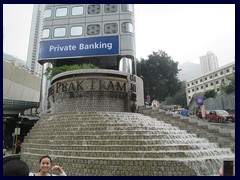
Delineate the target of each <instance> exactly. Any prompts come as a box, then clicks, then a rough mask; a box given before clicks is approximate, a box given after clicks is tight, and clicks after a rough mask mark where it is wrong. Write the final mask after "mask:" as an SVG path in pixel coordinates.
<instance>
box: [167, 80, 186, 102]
mask: <svg viewBox="0 0 240 180" xmlns="http://www.w3.org/2000/svg"><path fill="white" fill-rule="evenodd" d="M185 89H186V84H185V82H184V81H182V82H181V88H180V89H179V90H178V91H177V92H176V94H175V95H174V96H168V97H167V98H166V100H165V101H164V102H163V104H164V105H173V104H176V105H180V106H182V107H187V100H186V90H185Z"/></svg>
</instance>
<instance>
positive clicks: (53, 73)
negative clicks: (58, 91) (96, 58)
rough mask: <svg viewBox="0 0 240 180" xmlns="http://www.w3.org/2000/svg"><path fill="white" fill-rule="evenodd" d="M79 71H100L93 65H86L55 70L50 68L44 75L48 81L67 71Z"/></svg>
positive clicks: (60, 67) (56, 68)
mask: <svg viewBox="0 0 240 180" xmlns="http://www.w3.org/2000/svg"><path fill="white" fill-rule="evenodd" d="M78 69H98V67H97V66H95V65H93V64H86V63H84V64H81V65H78V64H74V65H64V66H59V67H53V68H50V67H48V68H47V69H46V72H45V73H44V74H45V75H46V76H47V77H48V79H52V77H53V76H56V75H57V74H59V73H62V72H65V71H73V70H78Z"/></svg>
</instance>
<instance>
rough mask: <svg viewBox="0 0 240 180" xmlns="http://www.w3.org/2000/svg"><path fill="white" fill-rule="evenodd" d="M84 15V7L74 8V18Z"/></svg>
mask: <svg viewBox="0 0 240 180" xmlns="http://www.w3.org/2000/svg"><path fill="white" fill-rule="evenodd" d="M79 15H83V6H75V7H72V16H79Z"/></svg>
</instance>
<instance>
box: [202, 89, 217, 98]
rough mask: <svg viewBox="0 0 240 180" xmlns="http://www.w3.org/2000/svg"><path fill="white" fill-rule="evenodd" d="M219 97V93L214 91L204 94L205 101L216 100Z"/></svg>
mask: <svg viewBox="0 0 240 180" xmlns="http://www.w3.org/2000/svg"><path fill="white" fill-rule="evenodd" d="M216 96H217V93H216V92H215V90H214V89H212V90H208V91H206V92H205V93H204V95H203V99H208V98H215V97H216Z"/></svg>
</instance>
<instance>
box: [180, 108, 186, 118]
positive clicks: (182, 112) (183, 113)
mask: <svg viewBox="0 0 240 180" xmlns="http://www.w3.org/2000/svg"><path fill="white" fill-rule="evenodd" d="M180 114H181V115H182V116H183V117H187V116H188V110H187V109H185V108H182V110H181V112H180Z"/></svg>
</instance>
